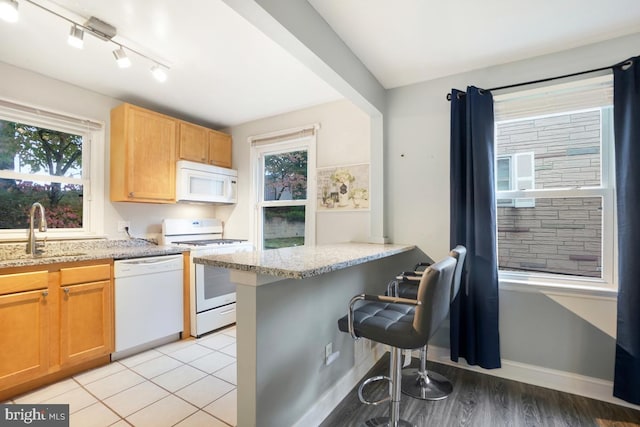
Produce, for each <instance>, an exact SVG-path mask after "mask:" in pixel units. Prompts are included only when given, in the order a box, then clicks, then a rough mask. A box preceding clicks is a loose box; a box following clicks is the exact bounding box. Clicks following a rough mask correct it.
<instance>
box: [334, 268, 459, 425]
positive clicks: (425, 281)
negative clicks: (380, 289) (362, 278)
mask: <svg viewBox="0 0 640 427" xmlns="http://www.w3.org/2000/svg"><path fill="white" fill-rule="evenodd" d="M455 266H456V261H455V259H454V258H452V257H446V258H445V259H443V260H441V261H439V262H437V263H435V264H433V265H431V266H429V267H428V268H427V269H426V270H425V272H424V274H423V275H422V277H421V279H420V283H419V285H418V295H417V299H415V300H413V299H406V298H399V297H393V296H385V295H366V294H361V295H356V296H354V297H353V298H351V301H350V302H349V312H348V314H347V315H346V316H344V317H342V318H341V319H340V320H338V328H339V329H340V330H341V331H343V332H348V333H349V334H351V336H352V337H353V339H356V340H357V339H359V338H368V339H370V340H372V341H376V342H379V343H382V344H387V345H389V346H391V347H392V348H391V360H390V372H389V377H386V376H379V377H372V378H369V379H367V380H365V381H364V382H363V383H362V384H361V385H360V387H359V388H358V397H359V399H360V401H361V402H362V403H364V404H368V405H378V404H380V403H383V402H386V401H389V416H388V417H377V418H373V419H370V420H368V421H366V423H365V424H366V425H367V426H393V427H397V426H411V425H412V424H411V423H409V422H408V421H406V420H402V419H400V396H401V381H400V380H401V366H402V364H401V352H402V349H417V348H421V347H424V346H425V345H426V344H427V342H428V341H429V338H431V336H432V335H433V334H434V333H435V331H436V330H437V329H438V327H439V326H440V323H442V321H443V320H444V319H445V318H446V317H447V313H448V312H449V301H450V294H451V283H452V279H453V276H454V273H455ZM359 301H364V303H361V304H360V305H359V306H358V307H357V308H356V307H355V306H356V304H357V303H358V302H359ZM382 379H384V380H387V381H389V382H390V393H389V396H387V397H385V398H383V399H381V400H379V401H375V402H372V401H368V400H366V399H365V398H364V396H363V389H364V387H365V386H366V385H367V384H370V383H372V382H375V381H379V380H382Z"/></svg>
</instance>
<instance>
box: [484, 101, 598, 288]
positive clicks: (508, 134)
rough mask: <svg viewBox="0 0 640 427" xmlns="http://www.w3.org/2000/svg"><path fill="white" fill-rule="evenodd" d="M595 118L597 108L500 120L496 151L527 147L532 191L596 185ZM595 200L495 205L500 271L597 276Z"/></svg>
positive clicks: (576, 199) (596, 122)
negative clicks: (531, 165) (532, 165)
mask: <svg viewBox="0 0 640 427" xmlns="http://www.w3.org/2000/svg"><path fill="white" fill-rule="evenodd" d="M600 121H601V118H600V111H588V112H582V113H575V114H565V115H560V116H552V117H545V118H539V119H532V120H523V121H517V122H510V123H504V124H501V125H499V126H498V127H497V130H496V136H497V155H498V156H502V155H507V154H513V153H520V152H531V151H533V152H534V153H535V154H534V157H535V188H538V189H539V188H554V187H571V186H591V185H599V184H600V133H601V132H600V128H601V126H600ZM601 203H602V202H601V199H600V198H599V197H591V198H564V199H556V198H554V199H536V200H535V207H519V208H515V207H500V208H498V264H499V266H500V269H502V270H519V271H522V270H524V271H531V270H532V271H540V272H549V273H561V274H572V275H580V276H590V277H600V275H601V273H600V272H601V266H602V260H601V243H602V206H601Z"/></svg>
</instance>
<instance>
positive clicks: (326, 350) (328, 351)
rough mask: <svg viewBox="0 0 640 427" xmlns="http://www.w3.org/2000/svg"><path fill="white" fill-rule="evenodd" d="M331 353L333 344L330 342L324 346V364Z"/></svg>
mask: <svg viewBox="0 0 640 427" xmlns="http://www.w3.org/2000/svg"><path fill="white" fill-rule="evenodd" d="M331 353H333V343H332V342H330V343H329V344H327V345H325V346H324V360H325V362H326V361H327V360H328V359H329V356H331Z"/></svg>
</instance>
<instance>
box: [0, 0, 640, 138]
mask: <svg viewBox="0 0 640 427" xmlns="http://www.w3.org/2000/svg"><path fill="white" fill-rule="evenodd" d="M18 1H19V4H20V8H19V9H20V19H19V21H18V22H17V23H15V24H8V23H5V22H4V21H0V40H2V43H0V62H5V63H8V64H11V65H15V66H17V67H20V68H24V69H28V70H32V71H35V72H37V73H41V74H44V75H46V76H49V77H52V78H55V79H58V80H62V81H66V82H69V83H71V84H74V85H77V86H80V87H83V88H87V89H90V90H93V91H95V92H98V93H101V94H104V95H107V96H110V97H113V98H116V99H120V100H123V101H127V102H132V103H136V104H141V105H144V106H147V107H148V108H155V109H157V110H159V111H163V112H165V113H168V114H174V115H176V116H178V117H182V118H184V119H187V120H192V121H196V122H199V123H203V124H206V125H210V126H214V127H228V126H234V125H238V124H241V123H245V122H248V121H252V120H256V119H259V118H263V117H269V116H273V115H276V114H280V113H284V112H288V111H294V110H298V109H301V108H305V107H309V106H313V105H317V104H322V103H325V102H329V101H333V100H336V99H340V98H341V95H340V94H339V93H338V92H337V91H336V90H334V89H333V88H332V87H331V86H329V85H328V84H327V83H326V82H324V81H323V80H321V79H320V78H319V77H318V76H316V75H315V74H314V73H313V72H312V71H311V70H309V69H308V68H306V67H305V66H304V65H302V64H301V63H300V62H299V61H298V60H296V59H295V58H294V57H293V56H292V55H290V54H288V53H287V52H286V51H285V50H284V49H283V48H281V47H280V46H279V45H277V44H276V43H275V42H273V41H272V40H270V39H269V38H268V37H267V36H265V35H264V34H263V33H262V32H260V31H259V30H258V29H257V28H255V27H254V26H253V25H252V24H250V23H249V22H248V21H246V20H245V19H244V18H242V17H241V16H240V15H238V14H237V13H236V12H235V11H233V10H232V9H231V8H230V7H229V6H227V5H226V4H225V3H224V2H223V1H222V0H186V1H182V2H179V1H166V0H164V1H163V0H110V1H98V0H53V1H55V2H53V1H52V0H34V1H36V2H37V3H39V4H42V5H44V6H46V7H48V8H50V9H53V10H55V11H56V12H57V13H60V14H61V15H63V16H65V17H67V18H70V19H72V20H74V21H76V22H80V23H84V22H85V21H86V19H87V18H89V17H90V16H95V17H97V18H99V19H101V20H103V21H106V22H108V23H110V24H112V25H113V26H115V27H116V28H117V32H118V34H117V35H116V37H115V38H114V40H115V41H118V42H120V43H123V44H125V45H126V46H128V47H131V48H134V49H136V50H139V51H140V52H142V53H143V54H144V55H146V56H149V57H151V58H152V59H154V60H156V61H160V62H162V63H164V64H167V65H169V66H170V71H169V79H168V80H167V81H166V82H165V83H158V82H156V81H155V80H153V79H152V78H151V76H150V73H149V68H150V67H151V65H152V63H151V62H150V61H149V60H147V59H145V58H142V57H138V56H136V55H134V54H130V55H129V56H130V57H131V59H132V62H133V65H132V67H131V68H128V69H124V70H121V69H119V68H118V67H117V66H116V63H115V61H114V58H113V55H112V53H111V51H113V50H114V49H115V47H116V46H114V45H113V44H111V43H107V42H104V41H101V40H99V39H97V38H95V37H92V36H89V35H85V38H84V40H85V47H84V49H82V50H77V49H74V48H72V47H70V46H68V45H67V43H66V38H67V35H68V33H69V29H70V24H69V22H67V21H65V20H63V19H61V18H58V17H55V16H53V15H51V14H49V13H47V12H44V11H42V10H41V9H39V8H38V7H36V6H34V5H32V4H29V3H28V2H27V1H25V0H18ZM296 1H305V0H296ZM308 1H309V3H310V4H311V5H312V6H313V7H314V8H315V9H316V10H317V11H318V13H319V14H320V15H321V16H322V17H323V18H324V19H325V20H326V21H327V23H328V24H329V25H330V26H331V27H332V28H333V29H334V31H335V32H336V33H337V34H338V35H339V36H340V37H341V38H342V39H343V40H344V42H345V43H346V44H347V46H348V47H349V48H350V49H351V50H352V51H353V52H354V54H355V55H356V56H357V57H358V58H359V59H360V60H361V61H362V62H363V64H364V65H365V66H366V67H367V68H368V69H369V70H370V71H371V72H372V73H373V75H374V76H375V77H376V78H377V79H378V81H379V82H380V83H381V84H382V85H383V86H384V87H385V88H393V87H398V86H403V85H408V84H411V83H415V82H420V81H425V80H430V79H434V78H438V77H442V76H445V75H451V74H456V73H460V72H463V71H468V70H472V69H478V68H484V67H487V66H491V65H496V64H501V63H506V62H511V61H516V60H520V59H524V58H529V57H533V56H537V55H542V54H546V53H551V52H555V51H560V50H565V49H569V48H573V47H577V46H580V45H585V44H590V43H594V42H598V41H601V40H606V39H610V38H614V37H617V36H622V35H625V34H630V33H635V32H640V1H638V0H609V1H607V2H603V1H601V0H554V1H552V0H543V1H539V2H514V1H513V0H485V1H482V2H479V1H474V0H456V1H449V2H446V1H433V0H402V1H400V2H398V1H395V2H393V1H389V0H349V1H344V0H308ZM639 50H640V49H639ZM638 53H640V52H638ZM621 59H622V58H621Z"/></svg>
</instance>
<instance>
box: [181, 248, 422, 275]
mask: <svg viewBox="0 0 640 427" xmlns="http://www.w3.org/2000/svg"><path fill="white" fill-rule="evenodd" d="M380 246H381V247H385V246H387V247H388V246H394V245H393V244H391V245H380ZM414 249H416V245H403V244H398V245H395V247H392V248H387V249H385V250H382V251H381V252H378V253H374V254H367V255H363V256H360V257H357V258H352V259H347V260H344V261H338V262H335V263H332V264H327V265H322V266H319V267H315V268H310V269H306V270H291V269H286V268H277V267H268V266H261V265H251V264H246V263H239V262H231V261H222V260H216V259H212V257H215V256H216V255H210V256H205V257H196V258H194V262H195V263H196V264H203V265H211V266H214V267H220V268H227V269H232V270H238V271H244V272H249V273H255V274H263V275H268V276H275V277H280V278H283V279H307V278H311V277H316V276H320V275H322V274H326V273H330V272H332V271H337V270H342V269H344V268H348V267H352V266H356V265H360V264H364V263H366V262H369V261H374V260H377V259H382V258H387V257H390V256H393V255H398V254H401V253H404V252H409V251H412V250H414Z"/></svg>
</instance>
